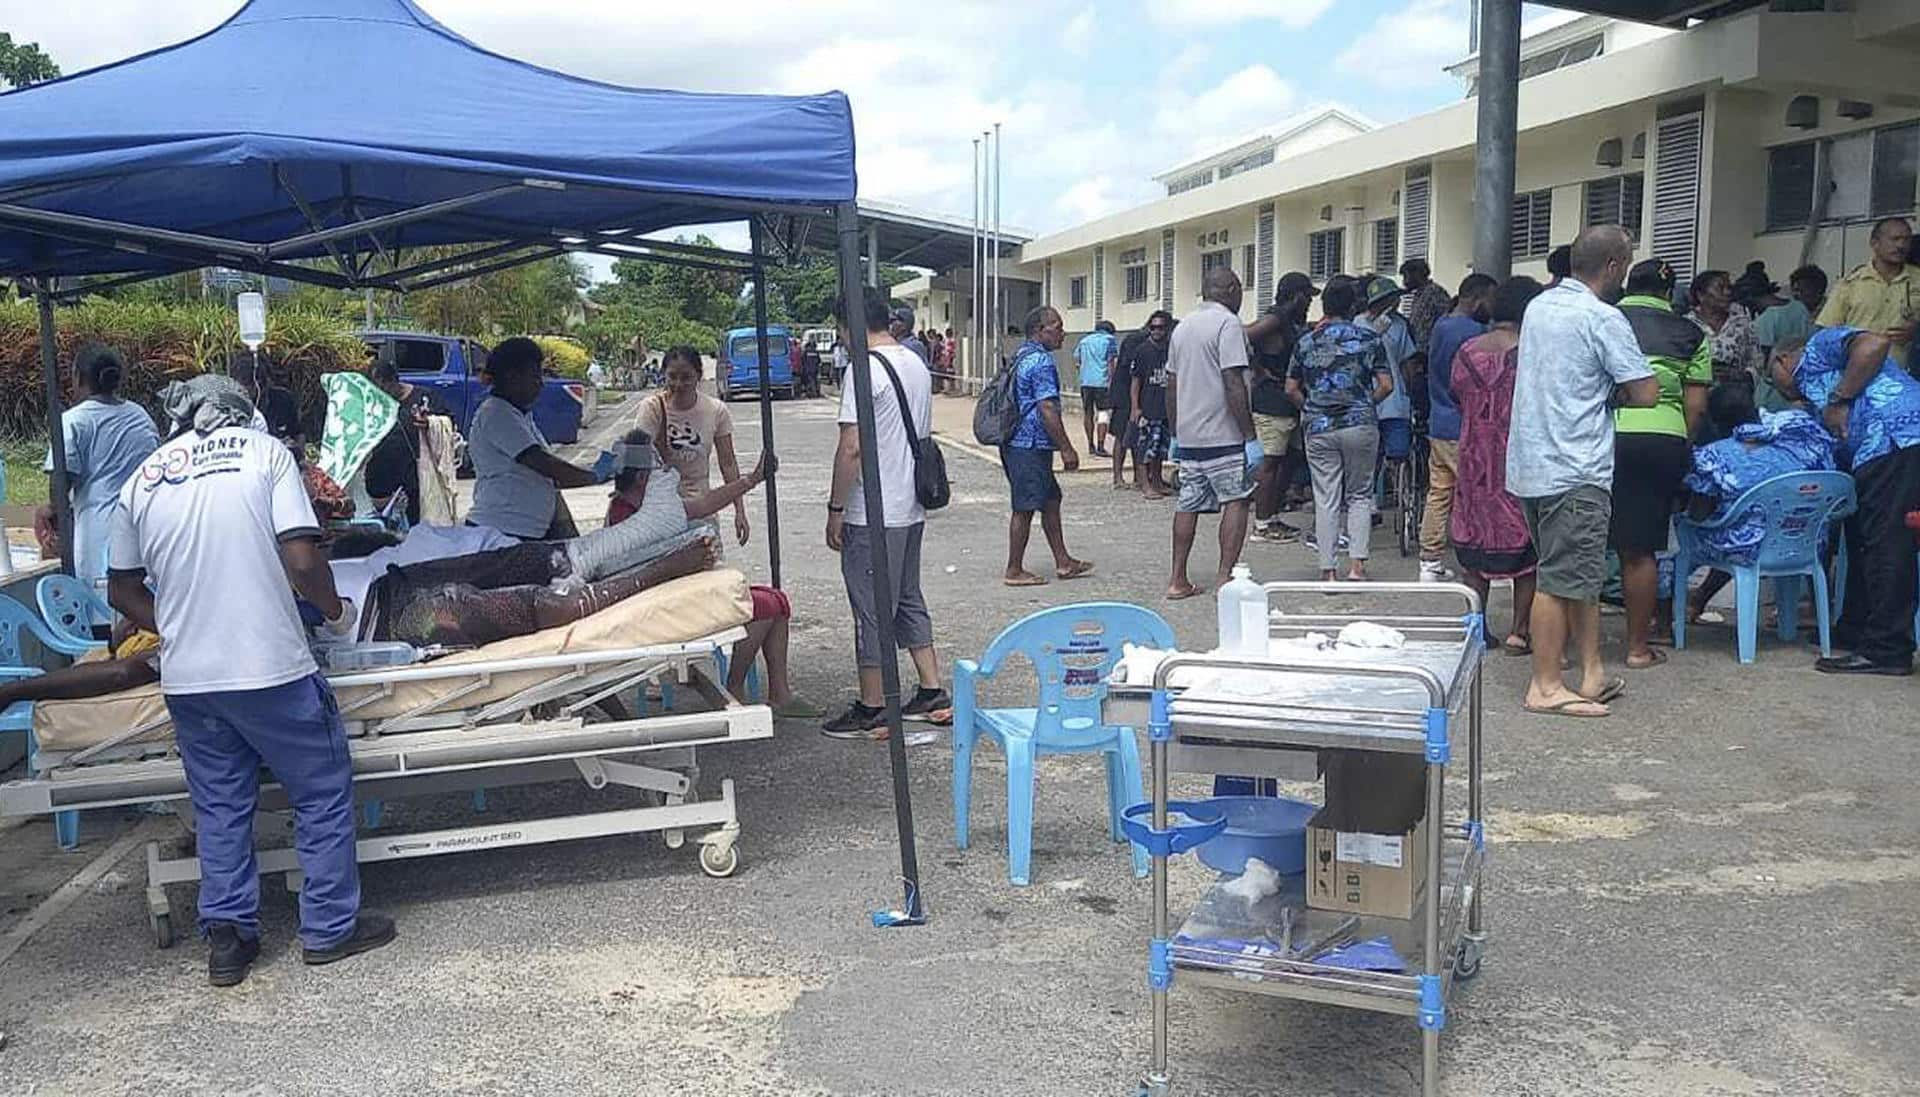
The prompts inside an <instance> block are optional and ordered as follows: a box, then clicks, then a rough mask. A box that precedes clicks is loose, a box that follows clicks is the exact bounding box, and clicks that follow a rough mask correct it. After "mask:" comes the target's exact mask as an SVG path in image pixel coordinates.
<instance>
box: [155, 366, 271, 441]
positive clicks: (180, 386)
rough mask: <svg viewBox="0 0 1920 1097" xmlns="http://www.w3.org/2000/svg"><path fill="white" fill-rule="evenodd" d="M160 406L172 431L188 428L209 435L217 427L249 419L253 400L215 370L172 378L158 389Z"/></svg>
mask: <svg viewBox="0 0 1920 1097" xmlns="http://www.w3.org/2000/svg"><path fill="white" fill-rule="evenodd" d="M160 409H161V410H162V411H164V412H166V413H167V418H168V419H169V420H170V421H172V423H173V430H174V431H175V432H178V431H181V430H185V429H186V428H188V427H192V428H193V429H194V430H196V431H198V432H200V433H201V434H210V433H212V432H213V431H216V430H219V429H220V428H221V427H244V426H247V425H249V424H251V423H252V422H253V401H252V400H249V399H248V398H247V390H245V389H243V388H241V387H240V382H238V381H235V380H234V379H233V378H231V377H227V376H225V375H223V374H218V373H203V374H201V375H200V376H198V377H194V378H190V379H188V380H185V381H175V382H173V383H171V384H169V385H167V386H166V387H165V388H163V389H161V390H160Z"/></svg>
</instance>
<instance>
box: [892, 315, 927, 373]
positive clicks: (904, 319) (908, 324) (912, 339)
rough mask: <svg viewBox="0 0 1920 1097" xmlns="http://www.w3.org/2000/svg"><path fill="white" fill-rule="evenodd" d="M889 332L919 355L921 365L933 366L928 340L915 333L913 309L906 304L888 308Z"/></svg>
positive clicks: (902, 344)
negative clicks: (928, 349)
mask: <svg viewBox="0 0 1920 1097" xmlns="http://www.w3.org/2000/svg"><path fill="white" fill-rule="evenodd" d="M887 334H889V335H891V336H893V338H894V341H895V342H897V343H899V344H900V345H901V346H903V347H905V348H907V349H908V350H910V351H912V352H913V353H915V354H917V355H919V356H920V364H921V365H923V366H926V367H928V368H929V369H931V368H932V366H933V357H932V355H931V354H929V353H928V351H927V343H926V340H924V339H922V338H920V337H919V336H918V335H916V334H914V331H913V310H912V309H910V308H908V307H907V306H905V305H895V306H893V308H892V309H890V310H888V312H887Z"/></svg>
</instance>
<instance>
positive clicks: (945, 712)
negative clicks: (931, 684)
mask: <svg viewBox="0 0 1920 1097" xmlns="http://www.w3.org/2000/svg"><path fill="white" fill-rule="evenodd" d="M952 709H953V698H951V697H949V696H947V691H946V690H944V689H938V688H935V689H928V688H927V687H926V686H921V687H920V688H919V689H917V690H915V691H914V693H913V697H912V699H910V700H909V701H907V703H906V704H904V705H901V706H900V718H901V719H903V720H918V721H920V722H921V723H927V724H937V723H941V722H943V721H945V720H947V719H949V718H950V716H951V713H952Z"/></svg>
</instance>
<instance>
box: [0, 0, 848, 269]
mask: <svg viewBox="0 0 1920 1097" xmlns="http://www.w3.org/2000/svg"><path fill="white" fill-rule="evenodd" d="M855 189H856V188H855V180H854V168H853V121H852V113H851V111H850V110H849V108H848V105H847V100H846V97H845V96H844V95H841V94H839V93H837V92H835V93H829V94H824V95H814V96H767V95H708V94H690V93H684V92H672V91H648V90H637V89H632V88H623V87H616V86H613V85H609V84H602V83H597V82H594V81H590V80H583V79H580V78H577V77H573V76H568V75H565V74H563V73H558V72H553V71H551V70H548V69H542V68H538V67H536V66H533V65H529V64H526V63H524V62H520V61H516V60H513V59H511V58H507V57H502V56H500V55H498V54H494V53H490V52H488V51H486V50H483V49H481V48H479V47H478V46H475V45H474V44H472V43H471V42H468V41H467V40H466V39H464V38H461V37H460V36H458V35H456V34H454V33H452V32H451V31H449V30H447V29H446V28H445V27H443V26H441V25H440V24H439V23H437V22H435V21H434V20H433V19H432V18H431V17H429V16H428V15H426V14H425V13H424V12H422V11H421V10H420V9H419V8H418V7H416V6H415V5H414V4H413V3H412V2H411V0H250V2H249V3H247V5H246V6H245V7H244V8H242V9H241V10H240V12H239V13H238V14H236V15H234V16H233V18H231V19H229V20H227V21H226V22H225V23H223V24H221V25H220V26H219V27H218V28H216V29H214V30H213V31H210V32H208V33H207V34H205V35H202V36H200V37H199V38H195V39H192V40H190V41H187V42H183V43H181V44H179V45H176V46H170V47H167V48H165V49H161V50H156V51H154V52H152V53H147V54H143V55H141V56H139V57H134V58H131V59H129V60H126V61H122V62H119V63H117V64H112V65H108V66H105V67H103V68H99V69H94V70H91V71H89V72H84V73H79V74H76V75H74V76H70V77H67V78H64V79H61V80H55V81H51V82H48V83H45V84H40V85H36V86H33V87H28V88H23V89H20V90H17V91H13V92H9V93H7V94H4V95H0V275H7V274H15V275H18V274H34V273H43V274H79V273H104V272H137V271H143V270H155V269H176V268H181V269H183V268H186V267H191V266H199V265H207V264H212V263H218V264H222V265H227V266H242V267H249V268H252V269H264V268H265V267H267V266H270V265H274V264H280V263H283V262H284V261H285V260H289V259H303V258H315V257H319V256H324V255H327V254H328V253H329V246H330V245H331V247H332V248H335V249H351V250H353V251H354V252H356V253H364V252H365V251H366V250H367V245H368V243H369V240H368V237H367V236H366V235H364V234H363V235H360V236H357V237H355V236H341V237H339V238H337V239H330V240H325V241H320V240H314V241H301V240H300V239H299V238H300V237H302V236H307V235H312V234H314V233H315V231H316V230H317V229H331V228H334V227H337V226H340V225H344V224H347V223H350V222H353V221H356V220H360V219H365V218H373V217H380V216H385V215H394V214H398V213H400V212H401V211H408V210H414V211H419V210H420V207H422V206H427V205H429V204H432V203H447V204H446V205H445V206H443V207H442V208H440V209H438V210H435V211H428V212H430V215H429V216H425V217H424V218H421V219H417V220H413V221H411V222H409V223H405V224H400V223H398V222H399V220H400V219H399V218H398V217H394V218H392V219H391V220H389V221H388V222H387V223H386V224H385V225H384V226H383V227H382V228H381V230H380V231H379V233H378V240H379V243H380V244H381V246H383V247H389V248H390V247H396V246H398V247H404V246H412V245H422V244H448V243H466V242H481V241H486V242H498V241H506V240H513V239H528V240H540V241H545V242H547V243H549V244H551V243H553V242H554V240H555V237H556V234H558V233H561V232H566V233H569V234H571V237H570V238H573V239H577V238H578V236H579V234H581V233H583V232H592V231H601V232H606V231H614V232H619V233H623V234H624V233H633V234H637V233H645V232H651V231H654V230H657V229H661V228H666V227H670V226H675V225H682V224H694V223H702V222H710V221H718V220H738V219H740V218H742V217H743V216H745V212H743V211H747V210H752V209H755V208H764V207H766V206H768V205H780V206H792V207H809V208H814V209H821V208H824V207H826V206H828V205H830V204H832V203H835V202H841V201H848V200H851V199H852V198H853V197H854V194H855ZM488 191H493V192H495V193H493V194H491V195H490V196H489V197H486V198H485V199H484V200H477V201H472V204H467V205H458V203H457V202H455V203H449V202H448V200H460V199H468V200H471V199H472V196H475V195H477V194H480V193H482V192H488ZM742 203H745V204H742ZM456 206H457V208H455V207H456ZM303 207H304V208H303ZM36 210H38V211H55V212H56V213H65V214H75V215H80V217H82V218H87V219H91V220H94V221H111V222H116V223H120V224H123V225H129V226H139V227H143V228H146V229H149V230H152V229H160V230H173V231H174V232H176V233H192V234H196V236H197V237H209V238H217V239H218V240H221V241H238V242H244V243H246V244H248V245H254V246H255V247H253V248H251V250H248V251H244V252H242V253H241V254H237V255H236V254H228V253H223V252H222V251H221V249H220V248H219V247H217V246H215V245H214V244H213V243H211V242H209V241H207V240H204V239H197V238H192V237H178V238H161V237H158V236H156V235H147V236H132V237H128V236H127V235H126V234H122V233H115V232H112V231H109V230H106V229H103V228H101V227H99V226H98V225H96V224H92V223H90V222H83V221H77V220H73V219H64V220H59V221H57V222H55V221H51V220H50V219H48V218H45V217H36V216H35V215H34V213H33V211H36ZM116 242H118V246H116ZM276 242H277V243H279V244H280V245H282V246H281V247H278V248H274V249H272V250H271V251H268V250H266V249H265V247H264V246H265V245H268V244H272V243H276ZM132 245H139V246H143V247H145V249H146V250H144V251H142V250H139V247H136V246H132ZM352 265H353V263H351V262H349V263H348V264H347V266H348V267H351V266H352Z"/></svg>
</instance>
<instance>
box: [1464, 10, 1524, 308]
mask: <svg viewBox="0 0 1920 1097" xmlns="http://www.w3.org/2000/svg"><path fill="white" fill-rule="evenodd" d="M1479 29H1480V91H1479V95H1478V101H1479V106H1478V108H1477V109H1478V112H1479V115H1478V123H1477V125H1478V150H1479V151H1478V153H1477V155H1476V156H1475V158H1474V178H1473V269H1474V272H1475V273H1477V274H1484V275H1486V276H1488V277H1489V278H1499V279H1505V278H1506V277H1507V276H1508V275H1509V274H1511V273H1513V240H1512V231H1513V180H1514V148H1515V145H1516V144H1517V143H1518V136H1517V135H1518V132H1519V130H1518V126H1519V118H1520V0H1483V2H1482V4H1481V6H1480V28H1479Z"/></svg>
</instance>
